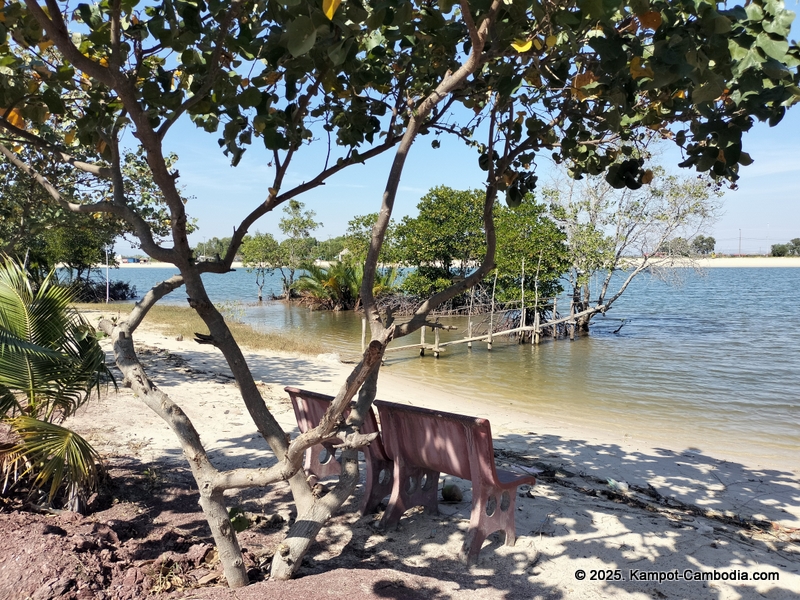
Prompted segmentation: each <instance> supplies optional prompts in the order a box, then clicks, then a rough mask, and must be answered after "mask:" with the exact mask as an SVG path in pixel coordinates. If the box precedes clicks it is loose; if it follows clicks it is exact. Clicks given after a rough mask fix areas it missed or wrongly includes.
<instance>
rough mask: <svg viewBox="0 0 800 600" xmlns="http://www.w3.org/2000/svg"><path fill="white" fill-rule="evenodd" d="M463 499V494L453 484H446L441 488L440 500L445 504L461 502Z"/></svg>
mask: <svg viewBox="0 0 800 600" xmlns="http://www.w3.org/2000/svg"><path fill="white" fill-rule="evenodd" d="M463 499H464V494H463V493H462V492H461V488H459V487H458V486H457V485H455V484H454V483H448V484H447V485H445V486H443V487H442V500H444V501H445V502H461V501H462V500H463Z"/></svg>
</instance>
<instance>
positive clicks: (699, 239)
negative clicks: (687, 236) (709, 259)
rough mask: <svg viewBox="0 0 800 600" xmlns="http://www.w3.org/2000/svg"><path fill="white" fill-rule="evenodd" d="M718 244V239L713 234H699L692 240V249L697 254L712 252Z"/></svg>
mask: <svg viewBox="0 0 800 600" xmlns="http://www.w3.org/2000/svg"><path fill="white" fill-rule="evenodd" d="M716 245H717V240H715V239H714V238H713V237H711V236H704V235H698V236H696V237H695V238H694V239H693V240H692V250H694V251H695V252H696V253H697V254H711V253H712V252H714V247H715V246H716Z"/></svg>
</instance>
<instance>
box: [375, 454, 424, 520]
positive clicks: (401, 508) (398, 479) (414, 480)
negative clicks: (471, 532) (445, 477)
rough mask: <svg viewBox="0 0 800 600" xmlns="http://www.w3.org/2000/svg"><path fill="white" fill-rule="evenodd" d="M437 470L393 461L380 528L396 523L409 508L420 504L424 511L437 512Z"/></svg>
mask: <svg viewBox="0 0 800 600" xmlns="http://www.w3.org/2000/svg"><path fill="white" fill-rule="evenodd" d="M438 492H439V472H438V471H429V470H428V469H422V468H419V467H413V466H407V465H402V464H400V462H399V461H395V463H394V477H393V481H392V496H391V498H389V506H387V507H386V511H385V512H384V513H383V517H382V518H381V522H380V526H381V528H387V527H389V526H394V525H397V523H398V521H400V517H401V516H403V513H404V512H406V511H407V510H408V509H409V508H413V507H415V506H420V505H422V506H423V507H424V508H425V512H429V513H433V514H436V513H437V512H439V500H438V496H437V494H438Z"/></svg>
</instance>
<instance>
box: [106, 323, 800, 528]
mask: <svg viewBox="0 0 800 600" xmlns="http://www.w3.org/2000/svg"><path fill="white" fill-rule="evenodd" d="M93 312H94V311H93ZM99 312H100V311H97V314H99ZM91 320H92V322H96V318H94V317H92V318H91ZM134 339H135V340H136V342H137V344H144V345H146V346H151V347H157V348H162V349H164V350H166V351H167V352H169V353H170V354H171V355H173V354H174V355H176V356H180V357H182V358H183V359H185V360H186V361H187V364H188V365H190V366H191V367H193V368H194V367H195V366H196V363H199V365H202V366H201V367H199V368H207V367H209V366H210V367H212V368H213V370H214V372H217V373H220V374H221V376H222V377H230V375H229V369H228V367H227V364H225V362H224V359H223V357H222V356H221V354H220V353H219V352H217V351H216V350H215V349H214V348H212V347H210V346H201V345H198V344H196V343H195V342H194V341H192V340H191V339H185V340H182V341H178V340H176V339H173V338H170V337H167V336H166V335H163V334H162V333H161V332H160V331H159V329H158V326H157V325H151V324H147V323H146V322H145V323H144V324H143V325H142V326H141V327H140V328H139V329H138V330H137V331H136V333H135V334H134ZM242 350H243V352H244V353H245V356H246V358H247V360H248V364H249V365H250V368H251V371H252V372H253V375H254V377H255V379H256V381H257V382H259V381H260V382H261V383H262V384H264V385H266V386H269V388H270V389H271V390H272V391H273V392H276V393H277V395H278V396H280V397H285V396H286V394H285V392H283V387H285V386H294V387H299V388H303V389H308V390H311V391H315V392H319V393H324V394H329V395H335V394H336V393H337V392H338V390H339V387H340V386H341V385H342V383H343V382H344V381H345V379H346V377H347V375H348V374H349V373H350V371H351V368H352V365H350V364H345V363H342V362H341V360H340V359H339V357H338V355H336V354H332V353H330V354H320V355H317V356H311V355H304V354H298V353H289V352H280V351H269V350H259V351H257V352H256V351H251V350H249V349H248V348H246V347H243V348H242ZM287 364H288V365H292V368H287V367H286V365H287ZM168 373H169V372H168ZM168 376H169V378H170V379H173V378H174V377H173V375H172V374H169V375H168ZM178 379H179V377H178ZM376 397H377V398H379V399H381V400H388V401H390V402H400V403H406V404H412V405H416V406H421V407H425V408H431V409H438V410H443V411H447V412H454V413H461V414H468V415H471V416H481V417H485V418H487V419H488V420H489V421H490V423H491V427H492V433H493V436H494V438H495V440H496V441H497V440H502V442H501V443H500V444H499V446H500V447H504V448H507V449H509V450H512V451H514V452H518V453H523V454H525V453H530V452H532V451H533V452H534V453H536V454H542V453H544V454H547V455H551V456H556V455H557V456H559V457H560V460H562V461H563V464H564V466H565V467H568V468H571V469H575V470H577V471H580V472H585V473H589V474H595V475H597V476H600V477H601V478H603V479H605V478H608V477H611V478H613V479H616V480H622V481H628V482H629V483H632V484H636V485H642V486H647V485H654V486H655V487H656V489H658V488H659V486H662V487H665V488H667V491H669V492H670V493H673V495H675V496H676V498H679V499H680V500H681V501H683V502H690V503H697V502H699V503H701V504H702V503H703V502H706V501H708V498H705V499H704V498H703V495H704V494H705V492H706V491H707V489H709V486H713V485H714V484H715V483H719V482H718V481H717V479H716V477H715V476H714V475H713V473H714V471H716V470H724V469H729V470H731V471H735V472H737V473H739V474H740V475H741V474H742V473H745V472H747V473H759V474H762V475H760V476H762V477H766V478H778V479H780V480H781V481H783V482H791V487H792V488H794V492H793V493H794V494H796V497H797V498H800V467H798V465H797V463H796V461H795V460H793V459H792V458H791V457H785V459H784V460H777V461H767V462H765V463H763V464H762V463H761V462H760V461H749V462H748V464H745V462H744V459H743V458H742V456H746V455H747V453H746V449H742V452H741V453H740V454H739V455H738V456H736V457H734V456H731V455H728V456H725V455H724V454H722V455H717V454H716V453H713V454H712V453H708V452H706V451H701V450H698V449H697V445H698V444H700V443H701V442H706V441H707V440H694V443H692V440H691V439H674V440H671V441H670V443H667V444H665V443H663V442H664V440H663V439H659V438H658V436H656V437H655V439H653V438H651V437H649V436H648V435H647V432H646V431H642V430H639V429H637V428H636V425H638V423H636V422H634V421H633V420H632V421H631V424H630V426H623V425H622V424H620V427H619V428H617V429H616V430H614V431H608V430H606V429H602V428H599V427H596V428H595V427H591V426H587V425H586V424H585V423H581V424H578V423H575V422H571V421H569V420H568V419H565V420H564V421H561V422H554V421H553V417H552V416H550V415H547V416H537V415H536V413H535V409H534V408H533V407H527V406H522V405H516V406H515V405H514V403H513V402H511V401H508V402H503V403H499V402H498V403H486V402H479V401H476V400H472V399H470V398H468V397H467V396H465V395H457V394H453V393H450V392H447V391H444V390H441V389H437V388H436V387H432V386H429V385H426V384H424V383H422V382H419V381H413V380H410V379H407V378H405V377H403V376H401V375H395V374H393V373H391V372H387V369H386V368H384V369H382V371H381V374H380V377H379V378H378V392H377V396H376ZM238 402H239V403H241V400H240V399H239V400H238ZM245 419H246V420H247V421H249V418H247V417H246V415H245ZM279 421H280V422H281V424H282V425H283V426H284V427H285V428H286V430H287V431H290V430H296V422H295V421H294V415H293V414H289V416H288V418H287V419H286V420H284V421H281V420H280V419H279ZM250 425H251V426H252V423H250ZM651 425H652V424H651ZM537 445H538V447H539V449H536V448H534V447H536V446H537ZM712 452H713V451H712ZM682 461H690V462H693V463H695V464H696V465H700V464H703V465H705V466H704V467H702V468H700V467H699V466H696V467H693V468H692V472H693V473H694V472H695V471H697V473H695V475H698V476H700V477H701V479H702V480H703V481H704V483H702V484H699V483H698V486H697V487H696V488H692V487H685V486H678V487H681V490H680V491H679V493H677V494H674V490H672V489H671V488H672V487H674V482H675V481H677V480H680V479H682V478H684V477H685V474H684V475H678V474H677V473H678V472H679V471H680V470H681V467H680V466H678V468H677V471H675V472H670V473H669V474H664V473H658V472H656V471H655V470H653V469H650V468H648V467H646V466H645V465H647V464H650V463H654V464H659V465H662V466H663V467H664V468H669V469H671V470H674V469H673V467H674V465H673V464H672V463H674V464H675V465H680V464H682ZM703 471H705V472H704V473H703ZM764 474H768V475H764ZM698 481H699V480H698ZM696 483H697V482H696ZM792 502H794V506H790V502H789V501H788V497H787V505H786V506H785V507H784V508H785V511H784V512H782V513H780V514H777V513H776V514H773V515H772V517H773V518H772V519H771V520H775V519H777V520H779V521H781V522H785V524H786V525H787V526H788V525H790V526H793V527H800V502H798V501H792ZM722 503H723V504H725V502H722ZM758 514H760V513H758ZM762 517H763V518H769V517H768V516H767V514H766V513H764V514H760V517H759V518H762Z"/></svg>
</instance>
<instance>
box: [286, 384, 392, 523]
mask: <svg viewBox="0 0 800 600" xmlns="http://www.w3.org/2000/svg"><path fill="white" fill-rule="evenodd" d="M284 390H285V391H286V392H287V393H288V394H289V398H290V399H291V400H292V408H293V409H294V416H295V417H296V418H297V427H298V428H299V429H300V431H301V432H303V433H305V432H306V431H309V430H310V429H313V428H314V427H316V426H317V425H319V422H320V420H321V419H322V416H323V415H324V414H325V411H327V410H328V407H329V406H330V404H331V402H332V401H333V396H328V395H326V394H318V393H317V392H310V391H308V390H301V389H298V388H295V387H287V388H284ZM349 414H350V410H349V409H348V410H346V411H345V412H344V415H343V416H344V418H345V419H346V418H347V416H348V415H349ZM376 431H379V429H378V422H377V420H376V419H375V413H374V411H373V410H372V409H370V410H369V413H368V414H367V418H366V419H365V421H364V424H363V426H362V427H361V433H374V432H376ZM336 451H337V450H336V448H334V447H333V446H332V445H331V444H329V443H324V444H317V445H316V446H312V447H311V448H309V449H307V450H306V453H305V458H304V460H303V469H304V470H305V472H306V475H308V476H309V477H315V478H317V479H322V478H323V477H328V476H331V475H339V474H340V473H341V472H342V465H341V463H340V462H339V461H338V460H337V458H336ZM363 452H364V458H365V460H366V464H367V469H366V471H367V473H366V483H365V486H364V496H363V498H362V499H361V503H360V505H359V511H360V512H361V514H362V515H365V514H369V513H373V512H375V509H376V508H377V507H378V505H379V504H380V503H381V501H382V500H383V499H384V498H385V497H386V496H388V495H389V493H390V492H391V491H392V470H393V468H392V462H391V461H390V460H389V458H388V457H387V456H386V450H385V449H384V447H383V444H382V443H381V437H380V435H379V436H378V437H377V438H375V439H374V440H373V441H372V442H371V443H370V445H369V446H364V448H363Z"/></svg>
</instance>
